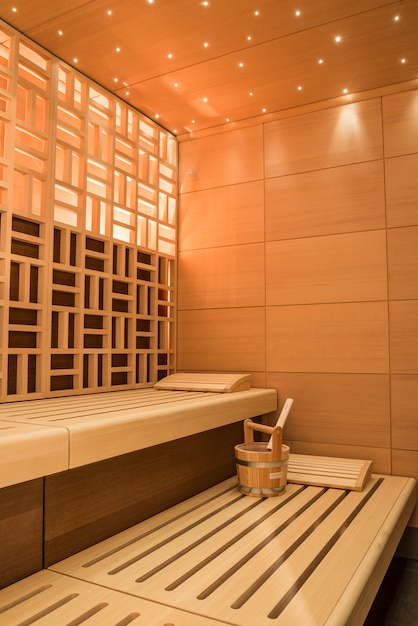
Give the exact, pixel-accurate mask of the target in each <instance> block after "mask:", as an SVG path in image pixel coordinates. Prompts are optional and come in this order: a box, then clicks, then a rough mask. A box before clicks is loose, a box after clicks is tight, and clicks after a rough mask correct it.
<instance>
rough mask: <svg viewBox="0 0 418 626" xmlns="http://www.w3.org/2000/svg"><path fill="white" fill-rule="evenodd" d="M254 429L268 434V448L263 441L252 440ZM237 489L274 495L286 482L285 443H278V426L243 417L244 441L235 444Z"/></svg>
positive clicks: (286, 460) (279, 434) (279, 431)
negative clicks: (269, 442) (269, 446)
mask: <svg viewBox="0 0 418 626" xmlns="http://www.w3.org/2000/svg"><path fill="white" fill-rule="evenodd" d="M254 430H257V431H260V432H264V433H267V434H270V435H271V437H272V447H271V450H269V449H268V448H267V442H266V441H254ZM235 461H236V467H237V476H238V489H239V491H240V492H241V493H244V494H246V495H249V496H263V497H265V496H278V495H280V494H281V493H283V492H284V490H285V488H286V483H287V465H288V461H289V446H285V445H283V444H282V429H281V427H280V426H275V427H274V428H273V427H271V426H264V425H263V424H256V423H254V422H253V421H252V420H250V419H247V420H245V422H244V443H241V444H239V445H237V446H235Z"/></svg>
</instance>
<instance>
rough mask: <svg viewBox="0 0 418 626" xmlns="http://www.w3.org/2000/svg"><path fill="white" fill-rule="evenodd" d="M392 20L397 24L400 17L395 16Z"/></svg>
mask: <svg viewBox="0 0 418 626" xmlns="http://www.w3.org/2000/svg"><path fill="white" fill-rule="evenodd" d="M393 19H394V21H395V22H399V20H400V19H401V17H400V15H395V17H394V18H393Z"/></svg>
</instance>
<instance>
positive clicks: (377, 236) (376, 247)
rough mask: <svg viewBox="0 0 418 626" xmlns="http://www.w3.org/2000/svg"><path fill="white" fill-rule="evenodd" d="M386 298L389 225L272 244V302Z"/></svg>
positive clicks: (268, 286)
mask: <svg viewBox="0 0 418 626" xmlns="http://www.w3.org/2000/svg"><path fill="white" fill-rule="evenodd" d="M386 298H387V274H386V234H385V231H384V230H378V231H366V232H358V233H350V234H345V235H329V236H326V237H308V238H303V239H290V240H285V241H276V242H270V243H267V245H266V302H267V305H276V304H307V303H319V302H352V301H366V300H367V301H370V300H385V299H386Z"/></svg>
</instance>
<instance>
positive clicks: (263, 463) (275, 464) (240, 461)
mask: <svg viewBox="0 0 418 626" xmlns="http://www.w3.org/2000/svg"><path fill="white" fill-rule="evenodd" d="M235 460H236V462H237V463H238V465H245V467H258V468H260V469H265V468H269V467H278V466H281V465H286V464H287V462H288V459H285V460H284V461H244V460H243V459H235Z"/></svg>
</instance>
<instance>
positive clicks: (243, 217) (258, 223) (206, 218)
mask: <svg viewBox="0 0 418 626" xmlns="http://www.w3.org/2000/svg"><path fill="white" fill-rule="evenodd" d="M263 209H264V186H263V181H261V180H257V181H254V182H249V183H242V184H236V185H227V186H225V187H215V188H213V189H205V190H203V191H196V192H194V193H183V194H180V196H179V234H178V249H179V250H180V251H184V250H198V249H201V248H212V247H218V246H232V245H241V244H249V243H256V242H260V241H263V240H264V219H263V216H264V212H263ZM196 224H199V228H196Z"/></svg>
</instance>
